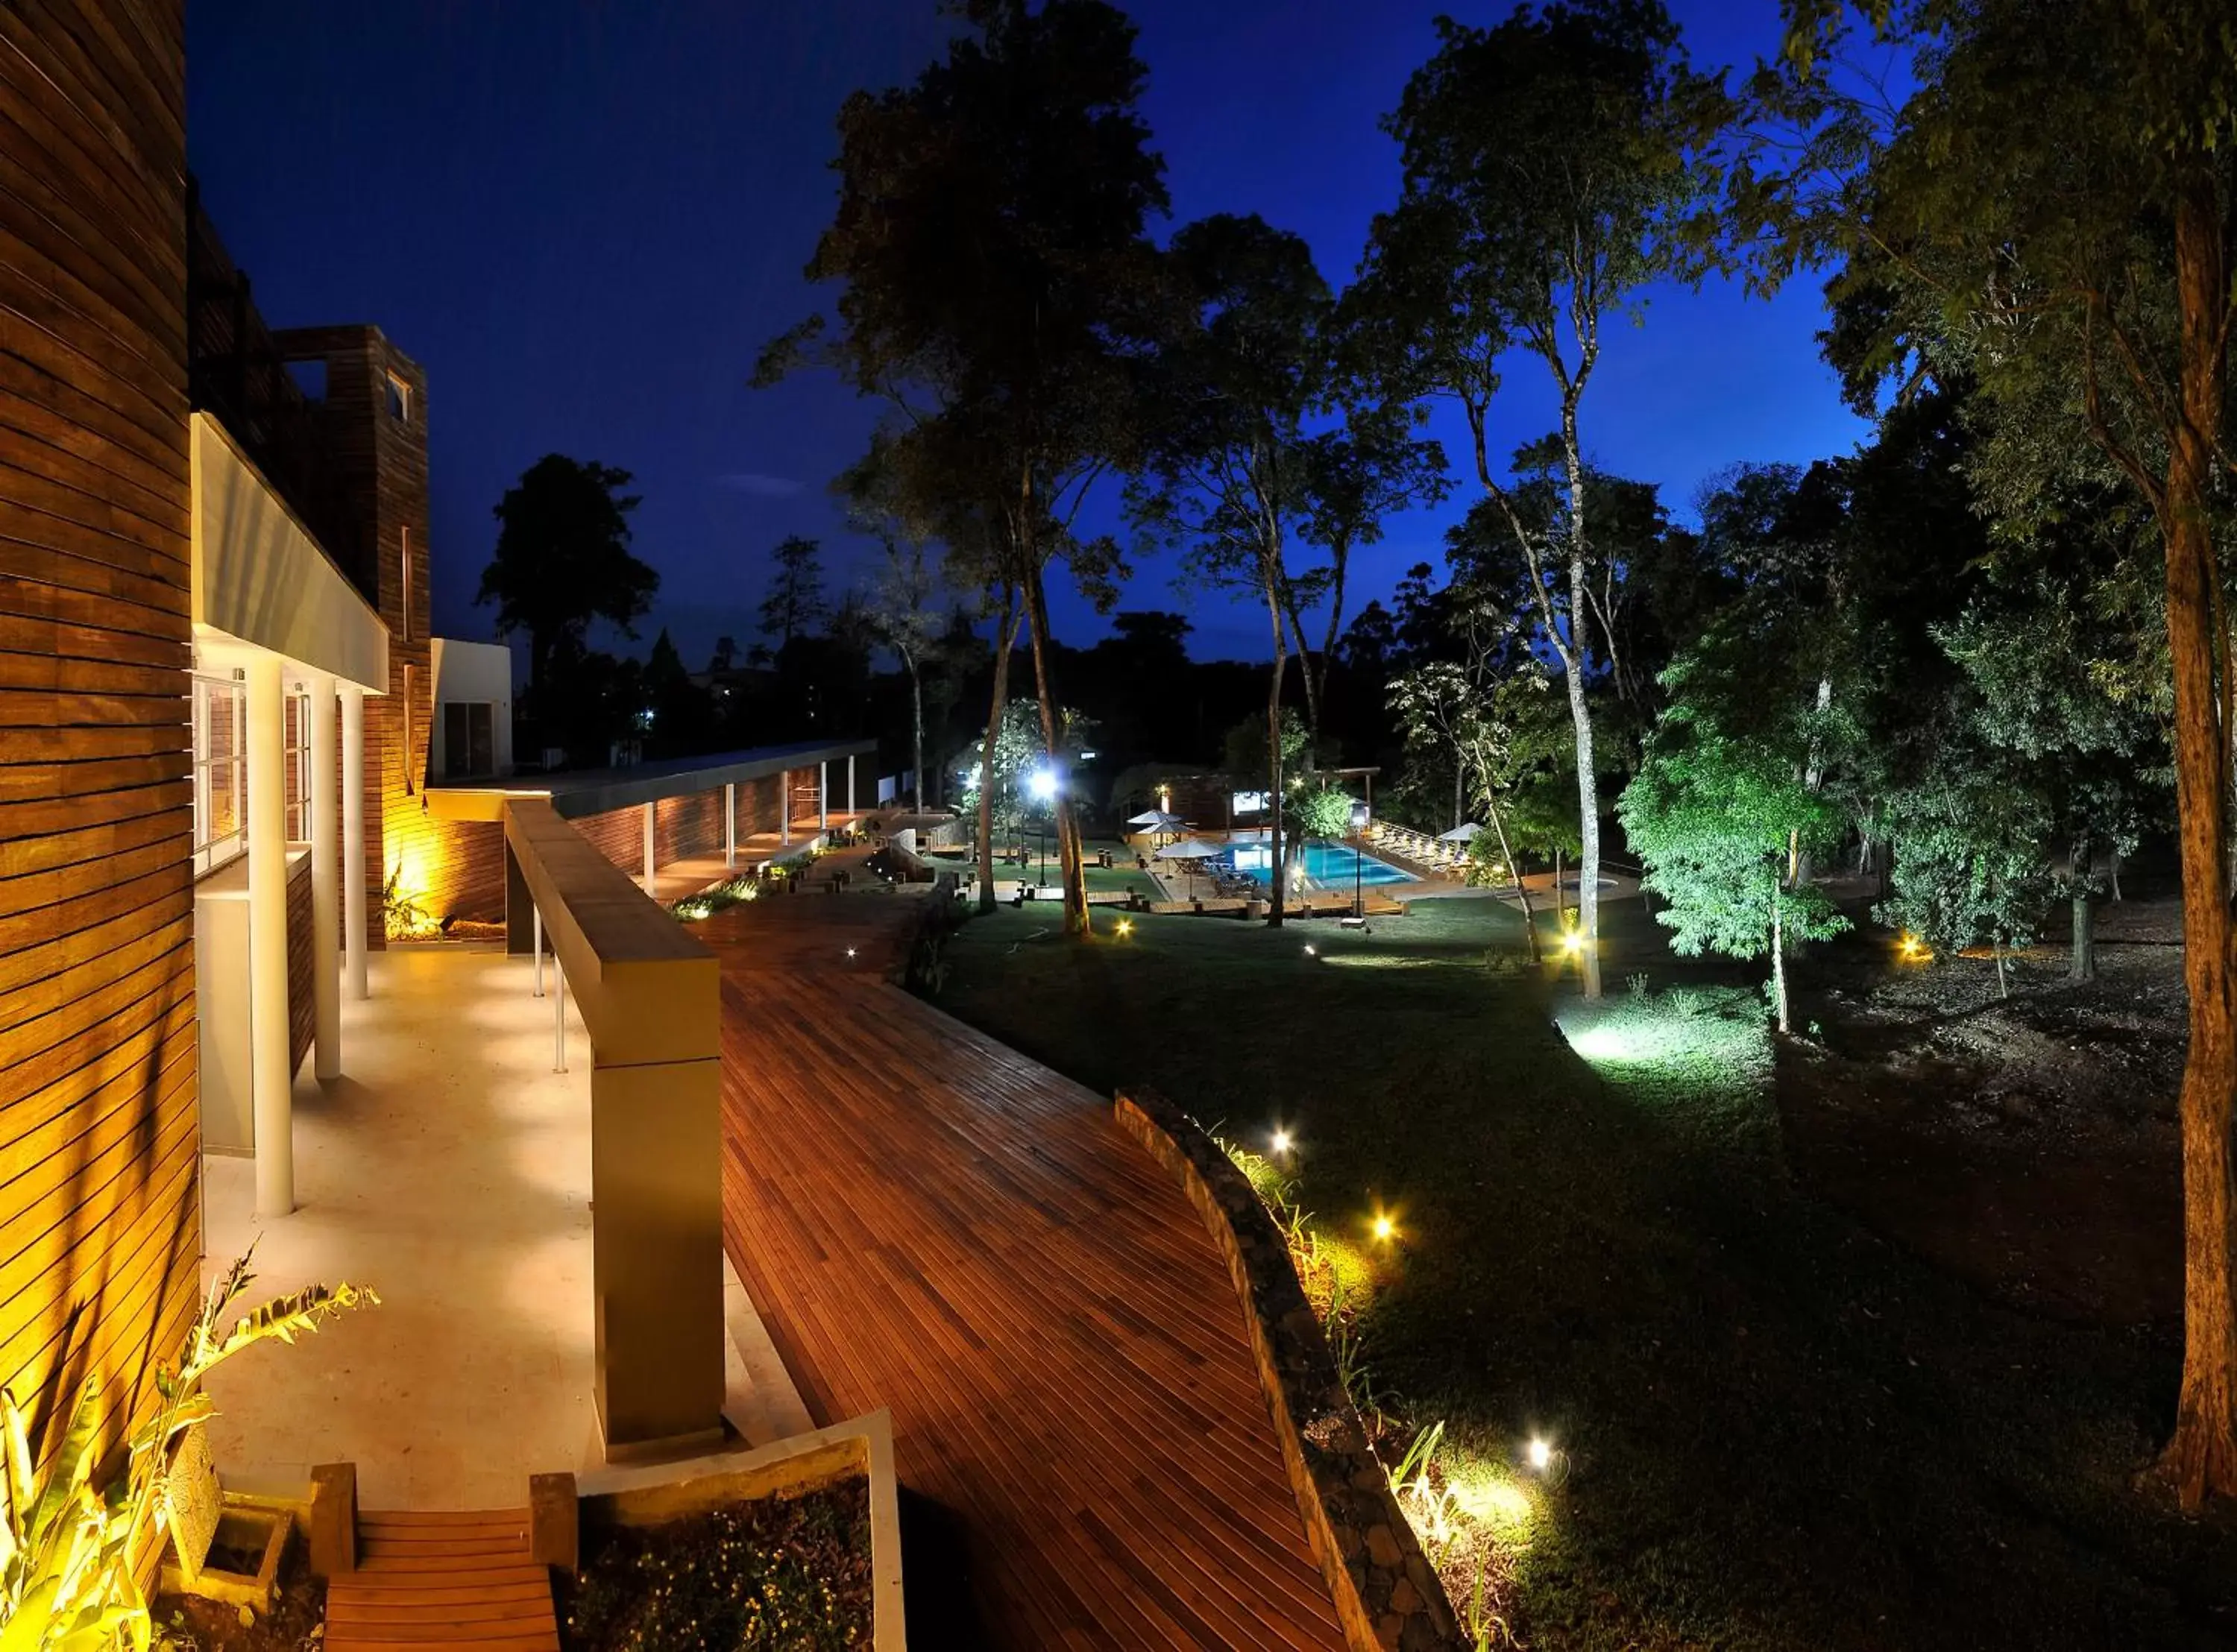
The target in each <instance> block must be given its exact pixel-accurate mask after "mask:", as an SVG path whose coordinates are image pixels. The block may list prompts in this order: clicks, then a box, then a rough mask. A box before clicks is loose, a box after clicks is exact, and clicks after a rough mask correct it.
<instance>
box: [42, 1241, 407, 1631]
mask: <svg viewBox="0 0 2237 1652" xmlns="http://www.w3.org/2000/svg"><path fill="white" fill-rule="evenodd" d="M253 1248H254V1247H252V1250H253ZM248 1262H249V1258H248V1257H247V1256H246V1255H244V1256H242V1257H241V1258H240V1259H239V1260H236V1261H235V1262H234V1264H233V1266H232V1267H229V1268H228V1269H227V1270H226V1272H225V1274H224V1275H223V1277H222V1278H221V1279H220V1280H218V1282H217V1285H216V1287H214V1289H212V1290H211V1291H210V1292H209V1293H208V1295H207V1296H206V1297H205V1298H204V1299H203V1302H202V1308H201V1313H200V1314H198V1315H197V1316H196V1317H195V1324H194V1326H193V1328H192V1330H190V1331H189V1332H188V1336H187V1342H186V1346H185V1348H184V1349H183V1350H182V1352H181V1356H180V1359H179V1365H178V1368H177V1369H176V1370H175V1371H173V1370H171V1369H169V1368H167V1367H163V1366H158V1367H157V1368H156V1371H155V1392H156V1396H157V1401H158V1403H157V1405H155V1410H154V1411H153V1412H152V1413H151V1414H150V1415H149V1416H148V1418H146V1419H145V1420H144V1421H142V1423H141V1424H140V1425H138V1426H137V1427H136V1428H135V1429H134V1430H133V1431H132V1432H131V1433H130V1435H129V1441H128V1444H129V1458H128V1462H127V1465H126V1468H125V1470H124V1471H123V1473H122V1474H121V1475H118V1476H116V1477H115V1478H113V1479H111V1480H110V1481H109V1484H106V1485H102V1486H99V1487H96V1485H95V1484H94V1472H95V1470H96V1468H97V1467H98V1466H99V1464H100V1462H101V1459H102V1457H103V1456H105V1455H106V1454H107V1451H106V1447H107V1432H108V1431H107V1429H106V1427H105V1426H104V1424H103V1418H102V1405H101V1399H102V1388H101V1379H100V1377H99V1375H98V1374H97V1373H96V1374H91V1375H89V1376H88V1377H87V1378H86V1379H85V1380H84V1382H83V1383H82V1384H81V1385H79V1387H78V1391H77V1398H76V1401H75V1403H74V1404H73V1405H71V1406H70V1409H69V1413H68V1418H69V1420H68V1422H67V1423H66V1424H65V1425H64V1426H63V1433H62V1437H61V1438H60V1439H58V1440H53V1439H49V1440H46V1441H43V1442H42V1449H41V1450H40V1451H39V1452H37V1453H36V1454H35V1453H34V1452H33V1451H32V1449H31V1440H30V1412H28V1411H27V1409H26V1408H25V1407H24V1406H23V1405H20V1404H19V1403H18V1402H17V1401H16V1396H15V1394H14V1393H13V1392H7V1391H0V1429H4V1432H5V1436H6V1438H5V1440H4V1444H3V1445H0V1451H4V1456H5V1459H6V1460H5V1463H4V1465H0V1652H110V1649H114V1648H118V1647H130V1648H132V1649H133V1652H147V1649H148V1645H149V1642H150V1637H151V1635H152V1629H151V1627H150V1623H149V1619H148V1603H147V1601H146V1599H145V1597H144V1596H142V1594H141V1592H140V1584H139V1578H138V1561H139V1557H140V1556H141V1555H142V1552H143V1547H142V1546H143V1544H144V1543H147V1542H148V1541H151V1540H153V1541H160V1540H161V1538H162V1535H163V1533H164V1530H165V1528H166V1526H167V1524H168V1515H167V1513H166V1511H165V1509H164V1505H163V1502H162V1497H161V1495H160V1493H161V1491H162V1484H163V1480H164V1477H165V1475H166V1474H167V1473H168V1470H169V1468H170V1459H171V1445H172V1442H173V1441H174V1440H175V1439H176V1438H178V1437H179V1436H180V1435H181V1433H183V1432H185V1431H186V1430H187V1429H188V1428H190V1427H192V1426H193V1425H195V1424H196V1423H199V1422H201V1421H203V1420H205V1419H206V1418H208V1417H209V1416H210V1414H211V1410H212V1408H211V1405H210V1402H209V1399H208V1396H207V1395H205V1394H204V1393H203V1392H202V1390H201V1384H202V1379H203V1378H204V1377H206V1376H207V1375H208V1373H209V1372H211V1371H212V1370H213V1369H214V1368H215V1367H216V1366H219V1365H221V1364H223V1363H224V1362H225V1361H226V1360H228V1359H231V1358H232V1357H233V1356H234V1354H237V1353H241V1351H242V1350H243V1349H245V1348H248V1347H252V1346H254V1345H255V1344H257V1343H259V1342H266V1341H273V1340H277V1341H280V1342H287V1343H292V1342H294V1339H296V1337H297V1336H299V1335H302V1334H307V1333H310V1332H313V1331H315V1330H317V1329H318V1328H319V1326H320V1325H321V1324H322V1323H324V1322H325V1321H326V1320H328V1319H330V1318H331V1317H333V1315H334V1314H337V1313H341V1312H342V1311H343V1310H344V1309H346V1308H352V1307H357V1306H371V1305H373V1304H374V1303H377V1302H378V1301H379V1298H378V1297H376V1296H375V1295H374V1294H373V1293H372V1292H371V1291H369V1290H366V1289H363V1288H361V1287H355V1286H351V1285H346V1284H344V1285H338V1286H335V1287H333V1288H332V1289H328V1288H327V1287H326V1286H323V1285H313V1286H311V1287H308V1288H307V1289H305V1290H302V1291H299V1292H297V1293H294V1295H292V1296H280V1297H274V1299H273V1300H270V1301H269V1302H267V1303H265V1304H264V1305H263V1306H261V1307H260V1308H258V1309H256V1310H255V1311H254V1313H247V1314H244V1315H243V1316H241V1318H240V1319H238V1320H235V1321H234V1323H233V1325H232V1326H231V1327H230V1328H228V1327H227V1326H225V1323H224V1319H225V1313H226V1311H227V1309H228V1307H229V1306H231V1305H232V1303H233V1302H234V1300H235V1299H236V1298H238V1297H239V1296H240V1295H241V1292H242V1291H243V1290H245V1289H246V1288H247V1286H248V1283H249V1281H250V1280H252V1279H253V1278H254V1277H255V1276H254V1274H251V1273H250V1272H249V1271H248Z"/></svg>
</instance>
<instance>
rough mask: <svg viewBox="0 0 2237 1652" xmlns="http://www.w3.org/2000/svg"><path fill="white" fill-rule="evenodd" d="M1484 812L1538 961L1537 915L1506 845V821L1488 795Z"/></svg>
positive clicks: (1525, 931)
mask: <svg viewBox="0 0 2237 1652" xmlns="http://www.w3.org/2000/svg"><path fill="white" fill-rule="evenodd" d="M1484 813H1487V814H1488V815H1490V816H1491V829H1492V830H1493V831H1494V832H1495V833H1498V834H1499V853H1500V858H1501V859H1503V860H1504V861H1506V862H1507V873H1508V877H1510V878H1512V879H1514V893H1515V895H1516V897H1517V898H1520V899H1521V902H1522V934H1523V938H1525V939H1526V940H1527V941H1528V943H1529V945H1530V961H1531V962H1532V963H1533V964H1535V963H1537V962H1538V916H1537V914H1536V913H1535V912H1532V911H1531V910H1530V885H1528V884H1526V883H1524V882H1523V881H1522V868H1521V866H1519V865H1515V863H1514V850H1513V849H1511V848H1509V847H1508V842H1507V822H1506V821H1505V820H1504V819H1501V816H1500V813H1499V805H1498V804H1496V803H1495V802H1493V801H1492V800H1491V799H1490V797H1489V796H1488V795H1487V796H1486V797H1485V799H1484Z"/></svg>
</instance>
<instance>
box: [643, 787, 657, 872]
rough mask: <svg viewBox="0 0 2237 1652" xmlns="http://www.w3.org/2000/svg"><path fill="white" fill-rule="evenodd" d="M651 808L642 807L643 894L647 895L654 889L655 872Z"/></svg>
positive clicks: (648, 806) (649, 806) (647, 805)
mask: <svg viewBox="0 0 2237 1652" xmlns="http://www.w3.org/2000/svg"><path fill="white" fill-rule="evenodd" d="M656 871H657V868H656V867H655V866H654V865H653V859H652V805H651V804H650V803H648V804H646V805H645V806H644V892H645V893H646V894H648V895H650V894H651V893H652V892H653V891H654V889H655V887H656V885H655V882H654V874H655V872H656Z"/></svg>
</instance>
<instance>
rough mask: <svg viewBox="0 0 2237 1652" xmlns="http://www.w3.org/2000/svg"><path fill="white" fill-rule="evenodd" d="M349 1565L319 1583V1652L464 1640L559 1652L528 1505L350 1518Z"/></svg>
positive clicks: (486, 1648) (501, 1649) (504, 1648)
mask: <svg viewBox="0 0 2237 1652" xmlns="http://www.w3.org/2000/svg"><path fill="white" fill-rule="evenodd" d="M357 1530H358V1569H357V1570H355V1571H354V1572H352V1573H351V1574H349V1575H348V1576H344V1577H337V1578H334V1579H333V1580H332V1581H331V1582H330V1583H328V1584H327V1640H326V1644H327V1652H380V1649H392V1652H393V1649H424V1648H427V1647H437V1646H465V1647H474V1648H478V1649H479V1652H558V1649H559V1624H558V1618H557V1617H556V1616H554V1614H553V1611H552V1607H551V1573H550V1572H549V1571H547V1570H545V1569H544V1567H542V1566H539V1565H538V1564H536V1563H535V1562H534V1560H533V1559H532V1558H531V1556H530V1551H529V1543H528V1510H525V1509H495V1510H471V1511H465V1512H445V1513H436V1514H410V1513H382V1512H366V1513H361V1514H360V1515H359V1516H358V1523H357Z"/></svg>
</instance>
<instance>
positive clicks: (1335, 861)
mask: <svg viewBox="0 0 2237 1652" xmlns="http://www.w3.org/2000/svg"><path fill="white" fill-rule="evenodd" d="M1298 856H1299V858H1301V859H1303V862H1304V868H1305V876H1306V877H1307V878H1309V879H1311V880H1312V881H1313V882H1314V883H1316V884H1318V885H1320V886H1321V887H1322V888H1323V889H1349V888H1350V887H1351V885H1352V879H1353V874H1354V869H1355V868H1356V871H1357V876H1358V879H1359V882H1360V883H1361V884H1362V885H1367V884H1411V883H1418V882H1420V881H1421V880H1420V879H1417V878H1415V876H1414V874H1413V873H1412V872H1401V871H1399V870H1398V868H1397V867H1396V866H1394V865H1390V864H1389V862H1387V861H1382V860H1377V859H1376V858H1375V857H1374V856H1373V855H1363V854H1361V853H1360V852H1358V851H1357V850H1356V849H1354V848H1352V847H1351V846H1349V844H1343V843H1309V844H1307V845H1305V846H1304V847H1303V850H1302V851H1300V852H1298ZM1285 858H1287V857H1285ZM1220 859H1221V861H1222V862H1224V864H1225V865H1227V867H1228V868H1229V870H1231V871H1233V872H1243V873H1245V874H1247V875H1249V876H1250V877H1253V878H1260V879H1263V878H1264V877H1265V875H1266V870H1267V866H1268V865H1269V863H1270V860H1271V859H1272V857H1271V855H1270V853H1269V852H1268V850H1267V848H1266V846H1265V845H1264V844H1263V843H1238V844H1237V845H1235V846H1232V847H1231V848H1230V849H1229V850H1228V851H1227V852H1226V853H1225V854H1224V855H1222V856H1221V857H1220ZM1290 864H1291V865H1296V864H1297V861H1296V860H1295V859H1292V860H1291V861H1290Z"/></svg>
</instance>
